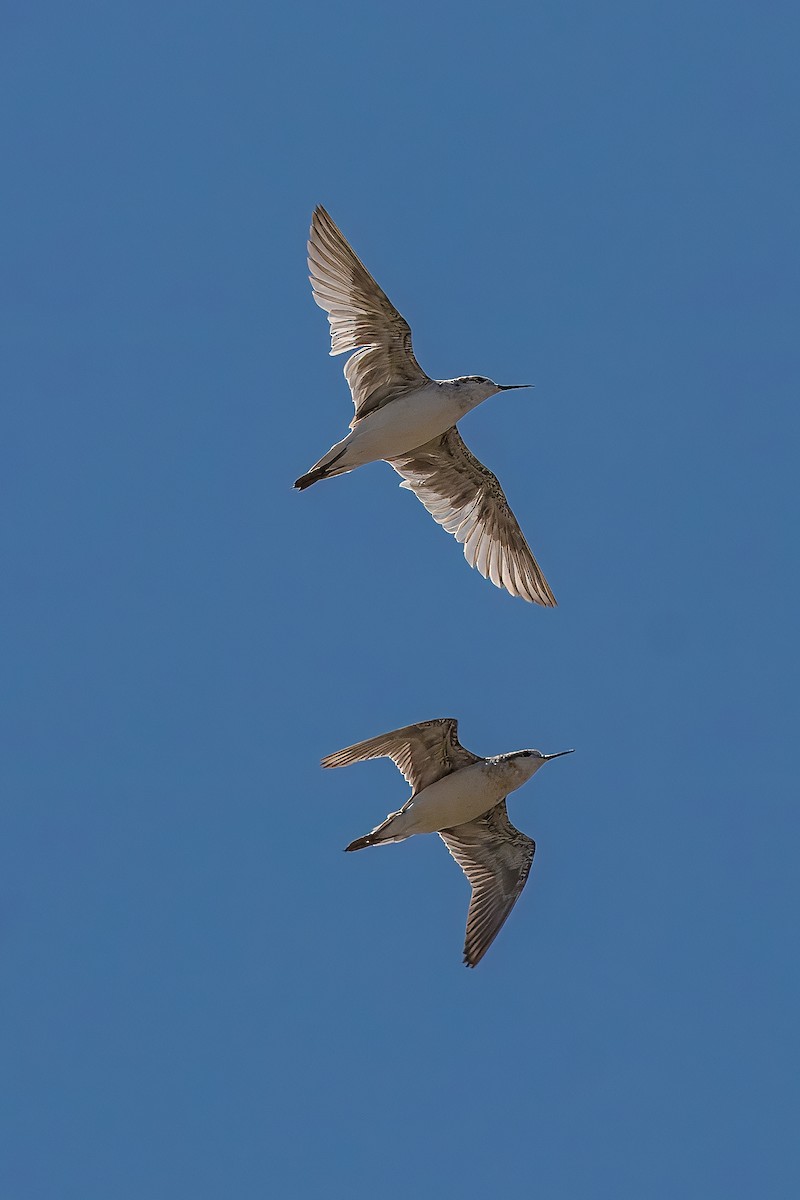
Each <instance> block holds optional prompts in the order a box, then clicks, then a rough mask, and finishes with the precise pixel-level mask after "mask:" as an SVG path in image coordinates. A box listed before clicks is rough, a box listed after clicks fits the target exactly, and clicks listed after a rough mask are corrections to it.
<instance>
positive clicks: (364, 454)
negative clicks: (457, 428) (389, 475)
mask: <svg viewBox="0 0 800 1200" xmlns="http://www.w3.org/2000/svg"><path fill="white" fill-rule="evenodd" d="M465 411H466V409H465V407H464V405H463V404H460V403H459V402H458V399H457V396H456V395H454V393H453V391H452V389H450V388H448V387H447V386H444V387H440V386H439V384H437V383H428V384H425V386H424V387H421V388H417V390H416V391H413V392H409V393H408V395H406V396H400V397H398V399H397V400H392V401H390V403H389V404H387V405H385V406H384V407H383V408H379V409H378V410H377V412H374V413H370V414H369V416H367V417H364V418H363V420H361V421H358V422H357V424H356V426H355V428H354V429H353V432H352V433H351V434H350V437H349V438H348V442H349V446H350V450H349V453H348V456H347V457H348V462H349V461H354V460H355V459H356V458H357V459H358V464H359V465H361V464H363V463H366V462H375V461H376V460H377V459H381V458H383V459H390V458H397V457H398V456H399V455H401V454H406V453H408V451H409V450H415V449H416V448H417V446H422V445H424V443H425V442H429V441H430V440H431V438H435V437H438V436H439V435H440V434H442V433H444V432H445V430H446V429H450V427H451V426H452V425H455V423H456V421H458V420H459V418H461V417H463V415H464V412H465Z"/></svg>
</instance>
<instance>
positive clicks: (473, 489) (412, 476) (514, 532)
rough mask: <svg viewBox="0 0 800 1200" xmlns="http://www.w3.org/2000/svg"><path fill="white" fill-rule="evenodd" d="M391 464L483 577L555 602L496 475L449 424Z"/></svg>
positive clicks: (536, 600)
mask: <svg viewBox="0 0 800 1200" xmlns="http://www.w3.org/2000/svg"><path fill="white" fill-rule="evenodd" d="M391 465H392V466H393V467H394V469H395V471H397V473H398V475H402V477H403V483H401V484H400V486H401V487H404V488H408V489H409V490H410V491H412V492H414V494H415V495H416V496H417V497H418V498H419V499H420V500H421V501H422V503H423V504H424V505H425V507H426V508H427V510H428V512H429V513H430V514H431V516H432V517H433V519H434V521H438V523H439V524H440V525H442V526H443V527H444V528H445V529H446V530H447V532H448V533H452V534H453V535H454V537H455V538H456V540H457V541H459V542H463V544H464V556H465V558H466V560H467V562H468V563H469V565H470V566H471V567H477V568H478V570H479V571H480V573H481V575H483V576H484V578H488V579H491V581H492V583H493V584H495V585H496V586H497V587H499V588H505V589H506V591H507V592H510V593H511V595H512V596H521V597H522V599H523V600H531V601H533V602H534V603H535V604H543V605H545V606H546V607H548V608H553V607H555V603H556V598H555V596H554V595H553V593H552V592H551V591H550V588H549V586H548V583H547V580H546V579H545V577H544V575H543V574H542V572H541V570H540V569H539V565H538V563H537V562H536V559H535V558H534V557H533V554H532V553H531V550H530V547H529V545H528V543H527V542H526V541H525V538H524V537H523V534H522V530H521V529H520V527H519V525H518V524H517V520H516V518H515V516H514V514H513V513H512V511H511V509H510V508H509V507H508V501H507V500H506V498H505V495H504V493H503V489H502V488H501V487H500V484H499V483H498V481H497V478H496V476H494V475H493V474H492V472H491V471H489V470H487V468H486V467H484V465H483V463H480V462H478V460H477V458H476V457H475V455H474V454H471V453H470V452H469V450H468V449H467V447H466V446H465V445H464V442H463V441H462V439H461V435H460V433H459V432H458V430H457V429H456V427H455V425H454V426H453V427H452V428H451V429H448V430H447V431H446V433H443V434H441V435H440V436H439V437H435V438H432V439H431V441H429V442H426V443H425V444H424V446H418V447H417V449H416V450H411V451H410V452H409V453H408V454H405V455H403V457H402V458H393V459H392V460H391Z"/></svg>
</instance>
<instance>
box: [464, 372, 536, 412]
mask: <svg viewBox="0 0 800 1200" xmlns="http://www.w3.org/2000/svg"><path fill="white" fill-rule="evenodd" d="M453 383H455V384H456V385H457V386H458V387H459V388H460V389H462V390H463V391H464V392H465V394H466V395H467V396H468V397H469V400H470V402H471V404H472V405H473V406H474V405H476V404H481V403H482V402H483V401H484V400H488V399H489V397H490V396H496V395H497V393H498V392H513V391H516V390H517V388H527V387H533V384H532V383H495V382H494V380H493V379H487V378H486V376H485V375H462V376H461V377H460V378H459V379H454V380H453Z"/></svg>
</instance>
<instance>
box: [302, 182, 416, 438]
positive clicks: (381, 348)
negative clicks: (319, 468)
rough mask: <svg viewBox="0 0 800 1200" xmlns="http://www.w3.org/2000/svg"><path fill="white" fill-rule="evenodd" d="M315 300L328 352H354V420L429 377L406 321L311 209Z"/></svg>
mask: <svg viewBox="0 0 800 1200" xmlns="http://www.w3.org/2000/svg"><path fill="white" fill-rule="evenodd" d="M308 269H309V272H310V275H309V278H310V279H311V287H312V290H313V293H314V299H315V300H316V302H317V304H318V305H319V306H320V308H324V309H325V311H326V312H327V314H328V321H329V322H330V326H331V354H347V353H348V352H349V351H351V350H355V351H356V353H355V354H354V355H353V356H352V358H350V359H348V361H347V362H346V363H345V368H344V374H345V378H346V379H347V382H348V383H349V385H350V391H351V392H352V394H353V404H354V405H355V410H356V411H355V416H354V417H353V420H352V422H351V426H350V427H351V429H352V427H353V425H354V424H355V422H356V421H358V420H359V419H360V418H361V417H365V416H367V415H368V413H371V412H375V410H376V409H378V408H382V407H383V405H384V404H387V403H388V402H389V401H390V400H393V399H394V398H395V397H396V396H399V395H401V394H402V393H403V392H406V391H408V390H409V389H410V388H416V387H422V386H423V384H425V383H428V382H429V377H428V376H427V375H426V374H425V372H424V371H423V370H422V368H421V367H420V365H419V363H418V362H417V360H416V358H415V357H414V351H413V349H412V347H411V330H410V328H409V326H408V323H407V322H406V321H405V320H404V318H403V317H401V316H400V313H399V312H398V311H397V309H396V308H395V307H394V305H393V304H392V302H391V300H390V299H389V297H388V296H387V295H386V293H385V292H384V291H383V290H382V289H381V288H380V287H379V286H378V284H377V283H376V282H375V280H374V279H373V278H372V276H371V275H370V273H369V271H368V270H367V268H366V267H365V266H364V264H363V263H362V262H361V260H360V259H359V258H358V257H357V255H356V254H355V253H354V252H353V250H352V249H351V247H350V246H349V245H348V243H347V241H346V240H345V238H344V235H343V234H342V233H341V231H340V230H339V229H337V227H336V225H334V223H333V221H332V220H331V218H330V217H329V216H328V214H327V212H326V211H325V209H324V208H323V207H322V206H321V205H320V206H319V207H317V208H315V209H314V215H313V217H312V219H311V232H310V235H309V241H308Z"/></svg>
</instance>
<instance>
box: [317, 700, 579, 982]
mask: <svg viewBox="0 0 800 1200" xmlns="http://www.w3.org/2000/svg"><path fill="white" fill-rule="evenodd" d="M569 753H570V751H568V750H562V751H561V752H560V754H569ZM560 754H541V753H540V752H539V751H538V750H517V751H514V752H512V753H511V754H500V755H497V756H496V757H493V758H480V757H479V756H478V755H476V754H473V753H472V752H471V751H469V750H466V749H465V748H464V747H463V746H462V745H460V743H459V741H458V725H457V722H456V721H455V720H454V719H452V718H450V717H447V718H442V719H440V720H436V721H422V722H420V723H419V724H417V725H407V726H405V727H404V728H403V729H396V730H393V731H392V732H391V733H387V734H383V735H381V736H380V737H377V738H370V739H369V740H368V741H366V742H359V743H358V744H357V745H355V746H349V747H348V748H347V749H345V750H340V751H338V753H336V754H331V755H328V757H327V758H324V759H323V760H322V765H323V766H324V767H343V766H348V765H349V764H350V763H354V762H363V761H365V760H367V759H370V758H380V757H383V756H386V757H389V758H391V759H392V760H393V762H394V763H395V765H396V766H397V767H398V768H399V770H400V771H401V772H402V773H403V775H404V777H405V778H406V780H407V781H408V782H409V783H410V784H411V787H412V794H411V797H410V798H409V800H408V801H407V802H406V803H405V804H404V805H403V807H402V808H401V809H400V810H399V811H398V812H396V813H390V814H389V816H388V817H387V818H386V820H385V821H383V822H381V824H380V825H377V826H376V827H375V829H373V830H372V831H371V832H370V833H368V834H366V835H365V836H364V837H361V838H357V839H356V840H355V841H354V842H351V843H350V845H349V846H348V847H347V849H348V850H363V849H366V848H367V847H368V846H379V845H384V844H387V843H391V842H402V841H405V839H406V838H409V837H411V836H413V835H414V834H417V833H438V834H439V836H440V837H441V838H442V840H443V841H444V843H445V845H446V846H447V848H448V850H449V851H450V853H451V854H452V855H453V857H454V858H455V859H456V862H458V864H459V866H461V868H462V870H463V871H464V873H465V874H466V876H467V878H468V879H469V881H470V883H471V884H472V888H473V893H472V902H471V904H470V911H469V916H468V918H467V937H466V944H465V947H464V960H465V962H466V963H467V965H468V966H472V967H474V966H475V965H476V963H477V962H478V961H479V960H480V959H481V958H482V957H483V955H484V954H485V953H486V951H487V949H488V948H489V945H490V944H491V942H492V941H493V940H494V938H495V937H496V935H497V933H498V932H499V930H500V928H501V926H502V924H503V922H504V921H505V919H506V917H507V916H508V914H509V913H510V912H511V909H512V908H513V906H514V904H515V903H516V900H517V898H518V897H519V895H520V893H521V892H522V889H523V887H524V885H525V881H526V879H527V877H528V872H529V871H530V867H531V863H532V862H533V854H534V850H535V843H534V842H533V841H532V840H531V839H530V838H528V837H526V836H525V834H523V833H520V832H519V830H518V829H515V828H514V826H513V825H512V824H511V822H510V821H509V819H508V813H507V811H506V797H507V796H508V795H509V793H510V792H513V791H516V789H517V788H519V787H522V785H523V784H524V783H525V782H526V781H527V780H528V779H530V778H531V776H532V775H534V774H535V773H536V771H538V770H539V768H540V767H541V766H542V765H543V764H544V763H545V762H548V761H549V760H550V759H552V758H558V757H560Z"/></svg>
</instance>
